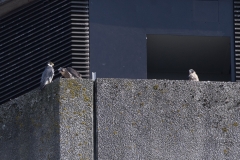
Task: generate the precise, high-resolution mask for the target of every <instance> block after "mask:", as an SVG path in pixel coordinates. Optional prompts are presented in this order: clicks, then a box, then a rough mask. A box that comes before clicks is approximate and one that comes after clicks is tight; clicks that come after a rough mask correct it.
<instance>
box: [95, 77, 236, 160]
mask: <svg viewBox="0 0 240 160" xmlns="http://www.w3.org/2000/svg"><path fill="white" fill-rule="evenodd" d="M239 88H240V84H239V83H224V82H190V81H169V80H136V79H135V80H130V79H97V102H96V108H97V133H98V143H97V145H98V159H99V160H112V159H119V160H139V159H142V160H153V159H154V160H155V159H164V160H197V159H198V160H203V159H204V160H205V159H216V160H220V159H221V160H222V159H229V160H237V159H240V153H239V143H240V134H239V132H240V128H239V124H240V111H239V107H240V106H239V104H240V91H239Z"/></svg>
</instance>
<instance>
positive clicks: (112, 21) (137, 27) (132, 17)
mask: <svg viewBox="0 0 240 160" xmlns="http://www.w3.org/2000/svg"><path fill="white" fill-rule="evenodd" d="M198 3H200V4H201V6H199V5H198ZM203 3H204V4H203ZM209 3H210V5H207V4H209ZM89 5H90V33H91V34H90V44H91V46H90V50H91V59H90V60H91V71H96V72H97V77H103V78H104V77H113V78H123V77H124V78H147V59H146V58H147V55H146V54H147V49H146V35H147V34H165V35H166V34H167V35H192V36H220V37H221V36H226V37H230V39H231V54H232V56H231V61H232V63H231V65H232V67H231V68H232V73H234V37H233V1H232V0H230V1H229V0H214V1H204V2H203V1H197V0H181V1H179V0H161V1H157V0H141V1H139V0H131V1H129V0H121V1H115V0H114V1H112V0H90V4H89ZM204 8H205V9H207V10H204V14H200V13H199V12H200V10H202V9H204ZM211 11H213V12H214V14H212V12H211ZM217 11H218V12H217ZM210 13H211V16H210V17H209V16H208V14H210ZM206 16H207V17H206ZM194 17H195V18H194ZM234 79H235V78H234V74H232V80H234Z"/></svg>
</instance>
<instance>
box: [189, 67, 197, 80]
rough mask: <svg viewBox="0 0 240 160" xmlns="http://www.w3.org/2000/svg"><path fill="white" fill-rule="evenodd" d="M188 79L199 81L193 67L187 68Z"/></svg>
mask: <svg viewBox="0 0 240 160" xmlns="http://www.w3.org/2000/svg"><path fill="white" fill-rule="evenodd" d="M188 77H189V80H190V81H199V79H198V75H197V74H196V72H195V71H194V70H193V69H190V70H189V76H188Z"/></svg>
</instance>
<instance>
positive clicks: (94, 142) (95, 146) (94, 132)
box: [93, 79, 98, 160]
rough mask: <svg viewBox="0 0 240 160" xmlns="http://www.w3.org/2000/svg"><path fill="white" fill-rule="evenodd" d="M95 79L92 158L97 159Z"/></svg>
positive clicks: (95, 84) (95, 89)
mask: <svg viewBox="0 0 240 160" xmlns="http://www.w3.org/2000/svg"><path fill="white" fill-rule="evenodd" d="M96 103H97V79H96V80H95V81H93V157H94V160H97V159H98V145H97V144H98V143H97V105H96Z"/></svg>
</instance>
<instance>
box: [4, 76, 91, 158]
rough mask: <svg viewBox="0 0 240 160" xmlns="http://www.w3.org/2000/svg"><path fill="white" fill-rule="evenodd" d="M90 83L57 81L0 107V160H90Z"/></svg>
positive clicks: (88, 81) (86, 81)
mask: <svg viewBox="0 0 240 160" xmlns="http://www.w3.org/2000/svg"><path fill="white" fill-rule="evenodd" d="M92 114H93V83H92V81H90V80H72V79H57V80H55V81H54V82H53V83H51V84H49V85H47V86H46V88H45V89H44V91H42V92H41V91H39V90H38V89H36V90H34V91H32V92H29V93H27V94H25V95H23V96H20V97H19V98H17V99H14V100H12V101H11V102H8V103H5V104H3V105H0V157H1V159H29V160H32V159H93V137H92V135H93V115H92Z"/></svg>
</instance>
